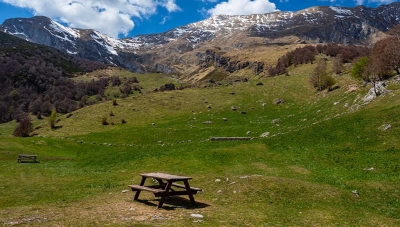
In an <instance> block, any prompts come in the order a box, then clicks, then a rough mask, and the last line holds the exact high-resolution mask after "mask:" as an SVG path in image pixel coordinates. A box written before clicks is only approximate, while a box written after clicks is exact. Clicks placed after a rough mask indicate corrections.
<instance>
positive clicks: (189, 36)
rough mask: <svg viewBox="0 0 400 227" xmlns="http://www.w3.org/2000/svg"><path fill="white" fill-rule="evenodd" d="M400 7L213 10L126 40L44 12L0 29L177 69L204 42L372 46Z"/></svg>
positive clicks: (228, 46) (127, 62)
mask: <svg viewBox="0 0 400 227" xmlns="http://www.w3.org/2000/svg"><path fill="white" fill-rule="evenodd" d="M398 12H400V3H392V4H389V5H382V6H380V7H378V8H367V7H364V6H358V7H354V8H347V7H333V6H332V7H329V6H321V7H310V8H307V9H304V10H300V11H297V12H285V11H276V12H272V13H266V14H254V15H238V16H229V15H217V16H213V17H210V18H208V19H205V20H202V21H198V22H196V23H192V24H188V25H185V26H181V27H177V28H175V29H172V30H169V31H167V32H163V33H159V34H152V35H139V36H135V37H131V38H124V39H114V38H111V37H108V36H106V35H104V34H102V33H100V32H98V31H95V30H92V29H74V28H69V27H67V26H64V25H62V24H60V23H57V22H55V21H53V20H51V19H49V18H47V17H43V16H36V17H33V18H15V19H8V20H6V21H5V22H4V23H3V25H1V26H0V30H1V31H4V32H7V33H9V34H13V35H15V36H18V37H20V38H23V39H26V40H29V41H31V42H35V43H39V44H44V45H47V46H52V47H55V48H58V49H60V50H62V51H64V52H67V53H70V54H74V55H77V56H79V57H84V58H88V59H90V60H98V61H102V62H106V63H111V64H115V65H118V66H123V67H126V68H129V69H131V70H133V71H137V72H146V71H157V72H158V71H160V72H164V73H177V74H179V73H182V71H181V69H180V68H182V67H175V64H176V63H177V62H179V64H184V65H185V64H186V65H187V66H188V67H189V66H190V67H192V66H191V64H193V61H195V60H194V59H195V56H196V53H197V52H198V51H204V49H205V48H207V47H208V46H216V47H218V48H220V49H224V50H227V51H230V50H242V49H243V48H246V47H248V46H251V45H253V46H254V45H265V43H266V42H268V40H276V39H280V38H284V37H297V39H294V40H302V42H313V43H321V42H325V43H332V42H334V43H341V44H357V45H370V44H372V43H373V42H374V41H375V40H374V39H379V37H381V33H383V32H386V31H387V30H388V29H389V28H390V27H392V26H394V25H396V24H399V23H400V17H399V16H398ZM249 42H250V43H249ZM254 42H258V43H254ZM188 56H189V57H188ZM185 58H187V59H186V60H185ZM171 59H174V60H171ZM188 59H190V60H188Z"/></svg>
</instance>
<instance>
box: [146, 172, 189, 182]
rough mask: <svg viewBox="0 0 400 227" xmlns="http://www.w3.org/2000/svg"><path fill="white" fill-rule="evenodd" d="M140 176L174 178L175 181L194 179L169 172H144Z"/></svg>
mask: <svg viewBox="0 0 400 227" xmlns="http://www.w3.org/2000/svg"><path fill="white" fill-rule="evenodd" d="M140 176H142V177H148V178H154V179H161V180H174V181H176V180H190V179H192V178H191V177H186V176H178V175H172V174H167V173H143V174H140Z"/></svg>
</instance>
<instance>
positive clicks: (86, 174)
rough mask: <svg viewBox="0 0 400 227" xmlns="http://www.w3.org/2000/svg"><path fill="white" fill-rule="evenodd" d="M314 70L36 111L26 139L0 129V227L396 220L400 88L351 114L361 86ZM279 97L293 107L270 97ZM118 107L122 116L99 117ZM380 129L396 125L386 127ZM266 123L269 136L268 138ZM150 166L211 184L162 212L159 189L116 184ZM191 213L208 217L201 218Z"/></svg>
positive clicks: (383, 222) (346, 223)
mask: <svg viewBox="0 0 400 227" xmlns="http://www.w3.org/2000/svg"><path fill="white" fill-rule="evenodd" d="M311 68H312V66H311V65H305V66H301V67H297V68H294V69H292V71H291V73H290V75H291V76H289V77H285V76H282V77H275V78H258V77H255V78H254V79H253V80H250V82H249V83H238V84H234V85H231V86H222V87H214V88H207V89H186V90H183V91H173V92H163V93H161V92H159V93H153V92H149V93H146V94H144V95H143V96H131V97H128V98H125V99H118V106H113V105H112V102H111V101H110V102H105V103H100V104H97V105H94V106H90V107H85V108H83V109H80V110H78V111H76V112H75V113H73V116H72V117H70V118H65V117H64V116H60V120H61V121H60V122H58V123H57V125H58V126H59V128H58V129H56V130H50V128H49V127H48V126H47V124H46V123H47V122H44V121H45V120H43V121H39V120H35V126H37V125H41V124H43V127H42V128H41V129H39V130H37V133H38V136H36V137H31V138H13V137H11V136H10V134H11V133H12V131H13V129H14V127H15V126H16V124H15V123H7V124H2V125H0V133H1V134H0V191H1V193H0V224H1V225H10V223H19V224H25V225H28V226H43V225H46V226H54V225H61V226H104V225H108V226H133V225H134V226H136V225H137V226H155V225H173V226H187V225H195V224H199V225H204V226H397V225H399V224H400V221H399V220H400V207H399V205H398V204H400V201H399V200H400V194H399V190H400V183H399V182H400V181H399V180H400V174H399V171H400V164H399V163H400V162H399V158H400V156H399V150H400V147H399V145H398V138H399V136H400V130H399V128H400V127H399V126H400V121H399V120H398V119H399V117H400V106H399V102H398V98H399V90H398V88H399V86H398V85H395V84H393V85H389V87H390V88H391V89H392V93H391V94H390V95H387V96H385V97H379V98H378V99H376V100H375V101H374V102H372V103H370V104H368V105H363V106H361V107H360V109H358V110H356V111H349V107H350V106H352V105H354V104H360V103H359V102H360V100H361V99H360V97H362V96H363V95H364V94H366V91H367V88H362V89H360V90H358V91H356V92H353V93H346V90H347V84H350V83H354V82H355V81H353V80H352V79H351V78H350V77H348V76H346V75H345V76H341V77H340V78H338V81H339V85H340V87H341V88H340V89H337V90H335V91H332V92H329V93H316V92H315V91H314V90H313V89H311V88H310V86H309V85H308V78H307V76H304V75H307V72H309V71H310V69H311ZM153 79H154V80H155V81H154V82H151V80H153ZM139 80H141V83H142V82H143V83H149V84H150V83H155V82H156V81H157V79H155V78H150V82H146V81H145V80H146V78H145V77H143V78H140V79H139ZM259 81H262V82H263V83H264V86H256V83H257V82H259ZM232 92H234V93H235V94H232ZM275 98H282V99H285V101H286V102H285V103H284V104H280V105H274V104H273V100H274V99H275ZM264 103H265V104H264ZM263 104H264V105H263ZM208 105H211V109H210V108H207V106H208ZM232 106H235V107H237V108H238V110H237V111H232V110H231V107H232ZM110 111H112V112H113V113H114V114H115V116H113V117H110V116H108V120H109V122H111V121H112V122H114V125H107V126H104V125H101V117H102V116H105V115H108V114H109V113H110ZM240 111H245V112H246V114H240ZM121 118H124V119H125V120H126V121H127V123H126V124H121V123H120V119H121ZM222 118H227V121H223V120H222ZM275 119H280V121H279V124H273V123H271V122H272V121H273V120H275ZM205 121H212V122H213V123H212V124H203V122H205ZM384 124H391V125H392V128H391V129H389V130H387V131H382V130H380V129H379V127H380V126H382V125H384ZM264 132H270V136H269V137H267V138H260V137H259V136H260V135H261V134H262V133H264ZM211 136H251V137H254V139H253V140H250V141H221V142H213V141H210V140H209V138H210V137H211ZM19 153H28V154H30V153H33V154H37V155H38V157H39V158H40V163H39V164H28V163H24V164H20V163H17V154H19ZM371 168H373V169H371ZM154 171H159V172H167V173H173V174H182V175H188V176H192V177H193V180H191V185H192V186H195V187H200V188H202V189H203V190H204V191H203V192H202V193H200V194H198V195H195V199H196V201H197V202H198V203H199V206H198V207H195V208H191V207H190V205H189V203H188V201H187V199H186V198H184V197H183V198H184V199H183V200H177V199H173V198H171V199H169V200H167V202H166V209H159V210H155V207H154V205H155V204H157V202H158V201H157V200H155V199H154V196H153V195H152V194H151V193H142V195H141V197H142V198H144V199H147V200H149V202H150V203H151V204H153V205H148V204H143V203H140V202H137V201H133V200H132V197H133V193H132V192H128V193H121V191H122V190H125V189H127V185H128V184H132V183H134V184H138V183H139V181H140V177H139V175H138V174H140V173H144V172H154ZM217 179H219V181H218V180H217ZM353 190H357V191H358V193H359V197H356V196H355V195H354V194H353V193H352V191H353ZM173 205H178V207H174V206H173ZM181 206H183V207H181ZM192 213H200V214H202V215H204V218H203V221H202V222H201V223H193V221H195V220H197V219H193V218H191V217H190V214H192Z"/></svg>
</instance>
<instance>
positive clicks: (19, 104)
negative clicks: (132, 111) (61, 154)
mask: <svg viewBox="0 0 400 227" xmlns="http://www.w3.org/2000/svg"><path fill="white" fill-rule="evenodd" d="M107 67H108V65H105V64H103V63H100V62H93V61H89V60H86V59H82V58H77V57H73V56H71V55H68V54H65V53H62V52H60V51H59V50H56V49H53V48H49V47H45V46H42V45H37V44H32V43H29V42H27V41H24V40H22V39H19V38H16V37H13V36H10V35H8V34H5V33H0V123H4V122H8V121H11V120H17V121H21V120H22V119H23V118H26V117H27V114H28V113H31V114H34V115H36V116H37V117H38V118H41V117H42V116H50V114H51V113H52V111H56V112H59V113H69V112H72V111H75V110H77V109H78V108H81V107H83V106H85V105H91V104H93V103H95V102H97V101H100V100H102V99H103V98H104V91H105V90H106V88H107V87H108V86H109V85H110V84H111V85H114V86H119V85H121V83H122V82H121V80H120V79H119V78H114V77H112V78H109V77H102V78H100V79H98V80H92V81H90V82H75V81H74V80H72V79H71V77H72V76H73V75H75V74H77V73H78V74H79V73H80V74H83V73H88V72H92V71H94V70H99V69H106V68H107ZM135 79H136V78H133V79H131V80H128V81H127V82H126V83H127V85H126V86H125V87H124V88H123V90H122V91H121V92H123V93H130V92H131V90H132V89H134V88H133V87H132V86H130V85H129V84H131V83H137V82H139V81H137V79H136V80H135Z"/></svg>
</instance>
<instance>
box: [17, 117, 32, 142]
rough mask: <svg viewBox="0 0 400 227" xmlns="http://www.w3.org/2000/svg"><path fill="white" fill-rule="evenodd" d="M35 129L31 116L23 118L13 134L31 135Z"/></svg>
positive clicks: (19, 135)
mask: <svg viewBox="0 0 400 227" xmlns="http://www.w3.org/2000/svg"><path fill="white" fill-rule="evenodd" d="M32 131H33V126H32V121H31V119H30V118H29V117H25V118H24V119H22V120H21V121H20V123H19V125H18V126H17V128H16V129H15V130H14V133H13V135H14V136H17V137H29V136H30V134H31V132H32Z"/></svg>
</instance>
